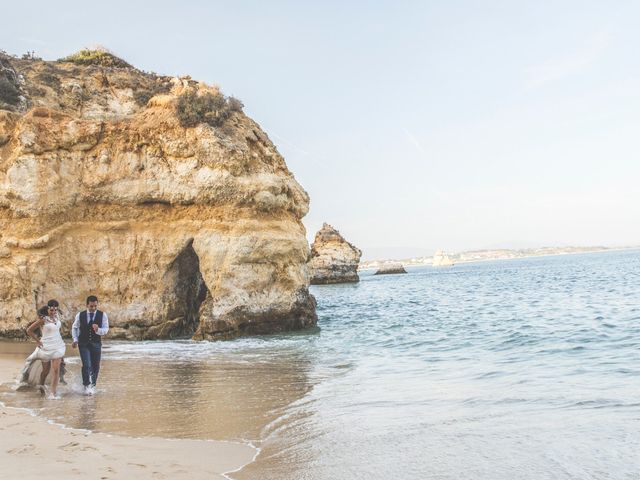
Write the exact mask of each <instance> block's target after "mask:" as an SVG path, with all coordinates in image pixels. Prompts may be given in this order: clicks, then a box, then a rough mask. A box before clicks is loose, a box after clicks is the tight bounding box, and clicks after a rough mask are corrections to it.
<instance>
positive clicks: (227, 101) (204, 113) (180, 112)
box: [176, 90, 244, 128]
mask: <svg viewBox="0 0 640 480" xmlns="http://www.w3.org/2000/svg"><path fill="white" fill-rule="evenodd" d="M243 107H244V105H243V104H242V102H241V101H240V100H238V99H237V98H234V97H225V96H224V95H222V94H221V93H218V94H214V93H211V92H207V93H204V94H201V95H198V93H197V92H196V91H195V90H187V91H186V92H184V93H183V94H181V95H180V96H179V97H178V102H177V104H176V115H177V117H178V120H180V125H182V126H183V127H185V128H188V127H195V126H196V125H198V124H200V123H207V124H209V125H211V126H212V127H220V126H222V125H223V124H224V122H225V121H226V120H227V119H228V118H229V117H230V116H231V114H232V113H233V112H241V111H242V108H243Z"/></svg>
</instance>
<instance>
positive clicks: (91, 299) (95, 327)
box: [71, 295, 109, 395]
mask: <svg viewBox="0 0 640 480" xmlns="http://www.w3.org/2000/svg"><path fill="white" fill-rule="evenodd" d="M108 331H109V318H108V317H107V314H106V313H104V312H102V311H100V310H98V297H96V296H95V295H89V296H88V297H87V309H86V310H84V311H82V312H80V313H78V314H77V315H76V319H75V320H74V322H73V326H72V327H71V336H72V337H73V345H72V346H73V348H76V346H77V347H78V348H79V349H80V358H81V359H82V384H83V385H84V391H85V393H86V394H87V395H93V394H94V393H95V392H96V382H97V381H98V373H99V372H100V355H101V353H102V336H103V335H106V334H107V332H108Z"/></svg>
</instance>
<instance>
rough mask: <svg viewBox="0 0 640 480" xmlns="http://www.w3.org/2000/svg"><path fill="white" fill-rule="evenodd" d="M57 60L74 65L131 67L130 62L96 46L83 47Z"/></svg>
mask: <svg viewBox="0 0 640 480" xmlns="http://www.w3.org/2000/svg"><path fill="white" fill-rule="evenodd" d="M58 61H59V62H71V63H75V64H76V65H99V66H102V67H115V68H133V67H132V66H131V65H130V64H128V63H127V62H125V61H124V60H122V59H121V58H118V57H116V56H115V55H114V54H113V53H111V52H109V51H108V50H107V49H104V48H98V49H95V50H92V49H88V48H85V49H84V50H80V51H79V52H76V53H74V54H71V55H69V56H68V57H64V58H61V59H60V60H58Z"/></svg>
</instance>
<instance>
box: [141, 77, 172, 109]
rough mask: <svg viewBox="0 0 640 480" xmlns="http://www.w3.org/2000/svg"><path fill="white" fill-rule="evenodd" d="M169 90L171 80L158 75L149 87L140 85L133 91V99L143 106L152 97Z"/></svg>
mask: <svg viewBox="0 0 640 480" xmlns="http://www.w3.org/2000/svg"><path fill="white" fill-rule="evenodd" d="M169 90H171V82H170V81H168V80H163V79H162V78H161V77H158V79H157V81H156V83H154V84H153V85H151V86H150V87H140V88H137V89H136V90H134V91H133V99H134V100H135V101H136V103H137V104H138V105H140V106H141V107H144V106H145V105H146V104H147V103H148V102H149V100H151V98H152V97H155V96H156V95H161V94H163V93H167V92H168V91H169Z"/></svg>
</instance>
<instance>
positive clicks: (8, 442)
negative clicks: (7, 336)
mask: <svg viewBox="0 0 640 480" xmlns="http://www.w3.org/2000/svg"><path fill="white" fill-rule="evenodd" d="M20 367H21V359H20V357H19V356H18V355H16V354H15V353H14V354H3V353H0V383H2V384H7V383H12V382H13V381H14V378H15V377H16V375H17V373H18V372H19V370H20ZM52 401H56V400H52ZM58 401H62V402H63V401H64V399H62V400H58ZM0 432H1V434H0V464H1V465H2V471H1V474H0V477H2V478H21V479H31V478H34V479H35V478H38V479H41V478H43V477H48V478H73V477H75V476H77V477H78V478H95V479H125V478H126V479H130V478H154V479H161V478H171V479H181V478H184V479H194V478H195V479H199V478H207V479H212V478H215V479H223V478H229V477H226V476H225V474H227V473H230V472H233V471H237V470H238V469H240V468H242V467H243V466H244V465H246V464H247V463H249V462H251V461H252V460H253V458H254V457H255V455H256V452H257V450H256V449H254V448H252V447H250V446H248V445H243V444H239V443H233V442H218V441H203V440H168V439H161V438H128V437H123V436H115V435H106V434H100V433H90V432H86V431H83V430H73V429H68V428H63V427H61V426H59V425H55V424H51V423H48V422H47V421H46V420H45V419H43V418H41V417H37V416H33V415H31V414H30V413H29V412H27V411H24V410H19V409H14V408H9V407H6V406H4V405H0Z"/></svg>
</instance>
